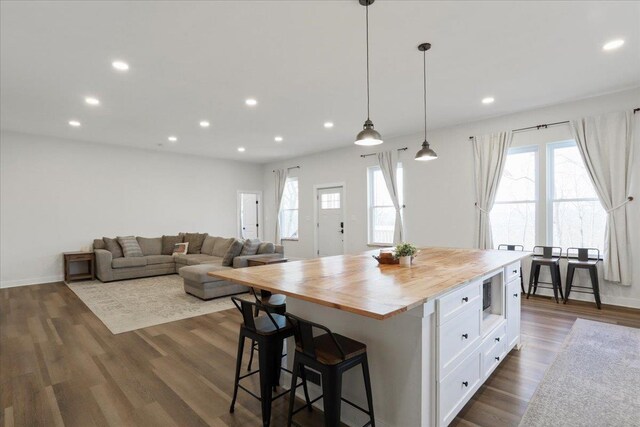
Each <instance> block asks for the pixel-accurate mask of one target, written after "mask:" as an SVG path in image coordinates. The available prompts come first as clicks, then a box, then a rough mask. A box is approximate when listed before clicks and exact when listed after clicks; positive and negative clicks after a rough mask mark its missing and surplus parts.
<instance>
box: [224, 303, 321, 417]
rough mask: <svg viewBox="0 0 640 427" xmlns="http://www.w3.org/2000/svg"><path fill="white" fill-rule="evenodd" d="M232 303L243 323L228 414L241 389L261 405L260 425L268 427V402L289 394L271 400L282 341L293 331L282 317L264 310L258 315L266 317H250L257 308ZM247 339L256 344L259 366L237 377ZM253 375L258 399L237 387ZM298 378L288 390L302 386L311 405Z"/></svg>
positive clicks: (250, 304)
mask: <svg viewBox="0 0 640 427" xmlns="http://www.w3.org/2000/svg"><path fill="white" fill-rule="evenodd" d="M231 301H233V303H234V304H235V306H236V307H237V308H238V310H240V312H241V313H242V319H243V321H244V322H243V324H242V325H240V334H239V337H238V355H237V358H236V375H235V381H234V387H233V399H232V400H231V406H230V407H229V412H231V413H233V411H234V406H235V403H236V397H237V396H238V388H241V389H243V390H244V391H246V392H247V393H249V394H250V395H251V396H253V397H255V398H256V399H258V400H259V401H260V403H261V406H262V425H263V426H264V427H267V426H269V424H270V422H271V402H272V401H273V400H274V399H277V398H279V397H282V396H284V395H285V394H287V393H289V390H285V391H284V392H282V393H280V394H278V395H276V396H273V394H272V389H274V391H275V386H276V383H277V381H278V378H280V371H281V369H284V368H281V367H280V365H281V363H282V362H281V355H282V347H283V343H284V340H285V339H286V338H288V337H290V336H292V335H293V333H294V329H293V326H292V325H291V323H289V322H288V321H287V318H286V317H285V316H282V315H279V314H275V313H274V314H272V313H270V312H269V311H268V310H265V309H264V307H258V308H259V309H260V310H261V311H264V312H265V313H266V316H260V317H253V310H254V308H255V307H257V306H259V304H258V303H254V302H251V301H246V300H243V299H240V298H236V297H231ZM246 338H249V339H251V340H253V341H255V342H257V344H258V363H259V365H260V367H259V369H258V370H257V371H253V372H249V373H248V374H245V375H242V376H240V369H241V366H242V354H243V351H244V341H245V339H246ZM256 373H259V374H260V396H257V395H256V394H254V393H253V392H252V391H251V390H249V389H247V388H245V387H244V386H243V385H242V384H240V380H242V379H244V378H246V377H249V376H251V375H254V374H256ZM300 378H301V379H302V382H301V383H300V384H297V381H293V382H292V383H291V387H293V390H294V391H295V388H297V387H299V386H300V385H302V387H303V388H304V394H305V397H306V399H307V404H310V403H309V393H308V391H307V383H306V381H305V377H304V375H301V376H300Z"/></svg>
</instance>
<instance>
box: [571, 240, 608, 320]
mask: <svg viewBox="0 0 640 427" xmlns="http://www.w3.org/2000/svg"><path fill="white" fill-rule="evenodd" d="M570 254H571V255H570ZM598 261H600V250H598V249H595V248H567V291H566V292H565V296H564V303H565V304H566V303H567V300H568V299H569V294H570V293H571V291H572V290H574V288H579V289H590V290H591V292H589V291H579V290H574V292H581V293H584V294H593V296H594V297H595V300H596V306H597V307H598V310H600V305H601V304H600V282H599V281H598ZM576 268H585V269H587V270H589V275H590V276H591V287H590V288H589V287H587V286H572V283H573V274H574V273H575V271H576Z"/></svg>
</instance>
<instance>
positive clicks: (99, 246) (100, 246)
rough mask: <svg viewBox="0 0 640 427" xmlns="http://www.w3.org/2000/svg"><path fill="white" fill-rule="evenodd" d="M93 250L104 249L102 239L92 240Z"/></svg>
mask: <svg viewBox="0 0 640 427" xmlns="http://www.w3.org/2000/svg"><path fill="white" fill-rule="evenodd" d="M93 249H94V250H95V249H105V245H104V240H103V239H93Z"/></svg>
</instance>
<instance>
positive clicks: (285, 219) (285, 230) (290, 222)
mask: <svg viewBox="0 0 640 427" xmlns="http://www.w3.org/2000/svg"><path fill="white" fill-rule="evenodd" d="M280 237H281V238H283V239H297V238H298V210H297V209H288V210H283V211H282V212H281V213H280Z"/></svg>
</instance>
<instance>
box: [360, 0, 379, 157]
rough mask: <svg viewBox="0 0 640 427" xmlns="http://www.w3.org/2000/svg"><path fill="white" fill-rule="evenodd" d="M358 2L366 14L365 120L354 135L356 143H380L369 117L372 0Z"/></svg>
mask: <svg viewBox="0 0 640 427" xmlns="http://www.w3.org/2000/svg"><path fill="white" fill-rule="evenodd" d="M358 2H359V3H360V4H361V5H362V6H364V7H365V10H366V12H365V16H366V33H367V120H366V121H365V122H364V126H363V127H362V131H360V132H359V133H358V135H357V136H356V140H355V144H356V145H378V144H382V136H380V133H378V131H377V130H375V129H374V127H373V122H372V121H371V119H370V118H369V5H370V4H373V2H374V0H358Z"/></svg>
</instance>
